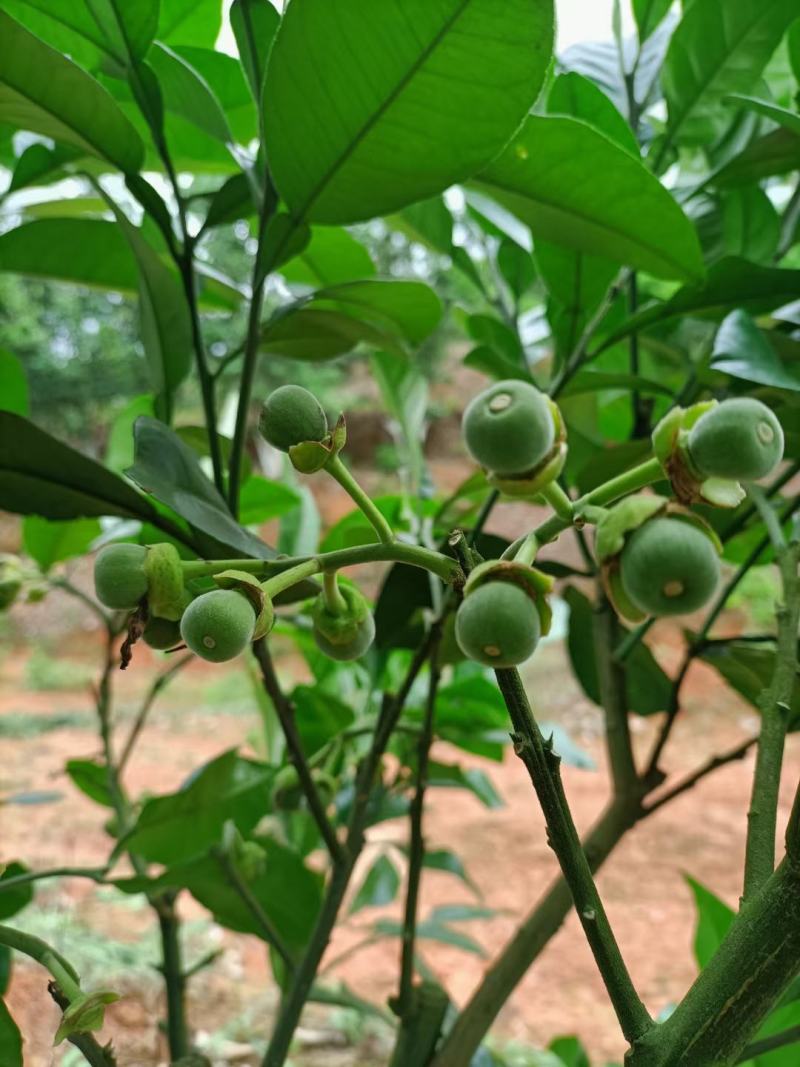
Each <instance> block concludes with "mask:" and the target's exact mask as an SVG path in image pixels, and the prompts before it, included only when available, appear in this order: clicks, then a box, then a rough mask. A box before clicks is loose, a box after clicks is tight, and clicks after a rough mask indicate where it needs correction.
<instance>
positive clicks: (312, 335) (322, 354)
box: [261, 308, 403, 363]
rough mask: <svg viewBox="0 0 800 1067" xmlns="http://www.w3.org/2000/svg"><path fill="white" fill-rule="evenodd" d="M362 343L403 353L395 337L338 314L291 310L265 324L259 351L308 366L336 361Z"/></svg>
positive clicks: (325, 311) (321, 311) (335, 312)
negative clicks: (297, 360)
mask: <svg viewBox="0 0 800 1067" xmlns="http://www.w3.org/2000/svg"><path fill="white" fill-rule="evenodd" d="M361 343H364V344H368V345H372V346H374V347H375V348H387V349H390V350H392V351H394V352H396V353H397V355H402V354H403V349H402V347H401V346H400V344H399V342H398V341H397V340H396V338H394V337H392V336H389V335H387V334H385V333H383V332H381V331H380V330H379V329H377V328H376V327H375V326H373V325H372V324H371V323H368V322H360V321H359V320H358V319H354V318H352V317H351V316H350V315H343V314H341V313H340V312H338V311H327V310H316V309H310V308H300V309H299V310H295V311H290V312H289V313H287V314H283V315H280V316H278V317H277V318H275V319H273V320H272V322H270V323H268V324H267V325H266V327H265V329H264V332H263V333H262V335H261V350H262V351H264V352H273V353H275V354H276V355H281V356H284V357H286V358H287V359H300V360H304V361H307V362H311V363H319V362H323V361H324V360H327V359H335V358H336V357H337V356H342V355H344V354H345V353H347V352H351V351H352V350H353V349H354V348H355V347H356V346H357V345H359V344H361Z"/></svg>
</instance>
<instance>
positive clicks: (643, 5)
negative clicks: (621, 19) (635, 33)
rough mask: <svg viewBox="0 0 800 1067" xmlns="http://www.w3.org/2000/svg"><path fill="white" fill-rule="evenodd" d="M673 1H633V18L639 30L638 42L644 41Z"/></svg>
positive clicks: (664, 15)
mask: <svg viewBox="0 0 800 1067" xmlns="http://www.w3.org/2000/svg"><path fill="white" fill-rule="evenodd" d="M672 3H673V0H633V17H634V18H635V19H636V26H637V28H638V30H639V40H640V41H646V40H647V38H648V37H649V36H650V34H651V33H652V32H653V30H654V29H655V28H656V26H658V24H659V23H660V22H661V21H662V20H663V19H664V18H665V17H666V15H667V13H668V12H669V10H670V9H671V7H672Z"/></svg>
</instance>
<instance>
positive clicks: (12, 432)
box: [0, 412, 156, 522]
mask: <svg viewBox="0 0 800 1067" xmlns="http://www.w3.org/2000/svg"><path fill="white" fill-rule="evenodd" d="M0 508H2V509H3V510H5V511H14V512H17V513H18V514H20V515H41V516H43V517H44V518H46V519H77V518H82V517H93V516H101V515H120V516H122V517H124V518H130V519H141V520H143V521H145V522H149V521H152V520H153V519H154V518H155V517H156V511H155V509H154V508H153V505H152V504H151V503H150V502H149V501H148V500H147V499H146V498H145V497H143V496H142V495H141V494H140V493H137V492H136V490H135V489H133V488H132V486H130V485H129V484H128V482H126V481H125V480H124V479H123V478H120V477H119V476H118V475H116V474H113V473H112V472H111V471H110V470H107V469H106V468H105V467H103V466H101V465H100V464H99V463H96V462H95V461H94V460H93V459H89V458H88V456H84V455H81V453H80V452H76V451H75V450H74V449H73V448H70V447H69V446H68V445H65V444H62V442H61V441H57V440H56V439H55V438H54V437H51V436H50V435H49V434H47V433H45V432H44V430H40V429H39V427H38V426H35V425H34V424H33V423H32V422H29V421H28V420H27V419H24V418H22V417H21V416H20V415H14V414H11V413H9V412H0Z"/></svg>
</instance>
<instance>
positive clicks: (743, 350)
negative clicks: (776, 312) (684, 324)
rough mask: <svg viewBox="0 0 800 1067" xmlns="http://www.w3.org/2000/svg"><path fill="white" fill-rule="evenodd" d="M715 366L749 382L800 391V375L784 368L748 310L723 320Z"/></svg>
mask: <svg viewBox="0 0 800 1067" xmlns="http://www.w3.org/2000/svg"><path fill="white" fill-rule="evenodd" d="M711 366H712V367H713V369H714V370H718V371H722V372H723V373H724V374H730V375H731V376H732V377H734V378H741V379H743V380H744V381H746V382H757V383H758V384H759V385H769V386H772V387H774V388H775V389H791V390H792V391H793V392H800V375H798V374H793V373H792V372H791V371H789V370H787V369H786V367H784V365H783V363H782V362H781V360H780V357H779V356H778V353H777V352H776V350H775V349H774V348H773V346H772V345H771V344H770V342H769V339H768V338H767V336H766V335H765V334H764V333H762V332H761V330H759V328H758V326H757V325H756V324H755V322H754V321H753V319H751V318H750V316H749V315H748V314H747V312H746V311H741V310H737V311H732V312H731V314H730V315H728V316H727V318H725V319H724V320H723V322H722V325H721V326H720V328H719V330H718V332H717V336H716V338H715V339H714V351H713V354H712V358H711Z"/></svg>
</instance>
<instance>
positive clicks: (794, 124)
mask: <svg viewBox="0 0 800 1067" xmlns="http://www.w3.org/2000/svg"><path fill="white" fill-rule="evenodd" d="M727 99H728V101H729V102H730V103H731V104H738V105H741V106H742V107H746V108H748V109H749V110H750V111H755V112H756V114H757V115H763V116H764V118H765V119H770V121H772V122H776V123H777V124H778V125H779V126H783V127H785V128H786V129H787V130H790V131H791V132H792V133H795V134H797V135H798V137H800V115H798V114H797V112H796V111H789V109H788V108H785V107H780V106H779V105H778V104H773V103H772V101H771V100H759V99H758V98H757V97H755V96H744V95H742V94H741V93H734V94H733V95H731V96H729V97H728V98H727Z"/></svg>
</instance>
